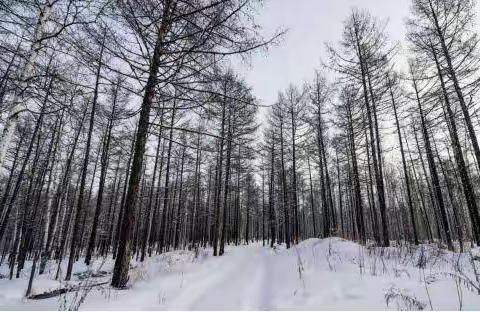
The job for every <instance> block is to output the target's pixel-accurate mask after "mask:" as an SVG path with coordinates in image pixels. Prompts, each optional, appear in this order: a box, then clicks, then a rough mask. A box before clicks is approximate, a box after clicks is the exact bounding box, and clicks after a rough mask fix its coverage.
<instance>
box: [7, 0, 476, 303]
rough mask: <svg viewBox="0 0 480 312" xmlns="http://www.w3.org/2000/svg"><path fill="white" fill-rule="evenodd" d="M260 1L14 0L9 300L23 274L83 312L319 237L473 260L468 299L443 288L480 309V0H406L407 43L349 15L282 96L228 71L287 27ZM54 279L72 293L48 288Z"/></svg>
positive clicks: (377, 22) (10, 7) (371, 19)
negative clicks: (142, 282)
mask: <svg viewBox="0 0 480 312" xmlns="http://www.w3.org/2000/svg"><path fill="white" fill-rule="evenodd" d="M270 1H273V0H270ZM262 3H263V1H261V0H117V1H112V0H95V1H82V0H2V1H0V51H1V52H0V124H1V132H0V167H1V170H0V268H1V270H0V293H1V292H2V289H4V290H6V289H7V288H8V287H10V286H9V285H17V284H13V283H15V280H17V281H20V280H21V281H22V283H21V286H14V287H19V290H18V292H19V293H21V294H20V295H21V296H22V297H26V298H30V299H32V298H34V297H35V296H36V295H40V296H42V295H43V296H45V298H50V297H55V296H59V295H61V294H63V293H72V292H73V293H76V296H77V297H76V298H75V299H74V300H77V302H76V304H74V305H72V306H70V308H72V309H78V308H79V307H80V304H82V303H83V302H84V300H85V299H86V296H87V293H90V292H94V291H95V287H103V288H102V289H106V288H108V289H112V290H115V291H128V289H130V288H132V287H133V286H132V280H135V274H132V272H135V270H136V269H137V268H138V267H141V266H142V263H149V261H157V260H154V259H167V258H162V257H167V256H168V255H183V252H190V253H191V254H193V255H194V257H195V258H197V257H199V255H200V256H202V255H203V257H213V258H215V259H216V258H221V257H225V258H227V257H229V255H230V254H231V253H233V254H235V252H237V253H241V252H246V251H245V250H249V249H248V248H250V247H249V246H250V245H252V246H254V247H255V246H257V247H258V248H260V247H261V250H264V251H265V252H267V251H268V252H272V251H273V252H275V253H276V252H290V251H291V255H292V257H297V256H295V252H297V253H298V252H299V251H298V250H303V249H302V246H308V248H311V249H312V250H313V249H314V247H315V246H317V245H315V244H313V245H312V246H311V247H310V245H308V244H310V243H311V242H312V241H311V239H319V242H326V241H325V240H329V242H330V243H328V244H331V242H332V241H334V242H337V244H350V243H352V244H353V243H354V244H355V245H352V246H356V247H351V248H353V250H356V249H355V248H357V249H358V248H363V249H362V250H365V253H367V251H368V252H370V253H372V252H373V253H374V255H375V257H380V258H382V257H387V256H385V255H386V254H388V253H389V252H392V250H400V251H402V250H409V252H412V253H413V254H414V255H416V256H418V255H420V257H421V258H422V257H424V251H425V250H427V249H428V248H434V249H435V250H436V252H438V253H442V254H445V255H451V256H452V257H455V256H459V257H463V256H465V257H466V258H465V259H466V260H465V259H464V260H465V262H466V263H467V264H465V265H466V266H467V265H468V266H469V268H470V269H471V270H472V271H471V272H470V271H469V273H468V274H467V273H465V272H464V270H465V268H463V267H462V265H459V263H460V262H461V261H463V260H458V261H457V262H458V263H457V265H456V266H455V270H456V271H455V273H448V274H451V276H449V278H452V280H454V281H455V283H457V284H456V285H457V288H456V289H457V292H458V298H459V299H458V300H457V299H456V298H457V294H456V292H455V290H454V289H455V288H452V289H449V290H448V291H447V290H445V293H449V295H451V296H452V300H453V301H454V304H455V305H454V306H453V309H458V302H457V301H460V303H459V304H460V309H462V300H460V297H461V295H460V293H462V287H464V290H463V292H468V290H473V295H472V296H473V299H472V300H474V301H473V302H476V303H477V304H479V305H477V306H476V307H477V308H478V306H480V296H478V293H480V282H479V279H480V249H479V248H478V246H480V213H479V207H478V205H479V201H480V198H479V196H480V187H479V185H480V143H479V140H478V138H477V133H479V129H480V116H479V113H478V110H479V107H480V106H479V105H478V103H479V100H480V97H479V94H478V91H479V88H480V58H479V56H480V53H479V52H480V46H479V44H480V38H479V37H478V33H479V30H478V26H477V25H478V22H479V16H478V14H476V12H478V6H477V3H476V1H475V0H409V6H410V11H409V16H408V17H407V18H406V19H405V27H406V30H407V35H406V38H404V41H403V42H401V43H399V42H395V41H394V40H391V37H390V34H389V24H388V16H374V15H373V14H371V13H370V12H369V11H367V10H365V9H363V8H361V7H354V8H352V9H351V10H350V11H347V12H343V13H344V14H343V15H344V18H343V24H342V25H341V27H342V36H341V37H340V38H337V41H335V42H326V43H325V45H324V49H325V51H326V55H327V56H328V57H326V58H323V59H322V62H321V64H320V65H319V66H316V67H315V66H313V65H312V69H311V72H312V73H313V74H314V75H313V76H314V79H312V80H311V81H304V82H302V81H292V84H291V85H290V86H289V87H288V88H286V89H284V90H276V89H272V90H269V92H270V93H274V94H278V97H277V100H276V101H275V102H274V103H264V102H262V101H261V100H260V99H259V98H258V97H257V96H256V95H255V93H254V91H253V89H252V86H251V85H249V83H248V82H247V81H246V79H245V78H244V77H243V76H242V74H241V73H240V71H238V68H237V67H238V66H237V65H233V64H237V63H238V62H240V63H242V62H243V61H245V62H248V59H249V58H250V57H251V56H252V55H254V54H257V53H265V54H266V57H267V58H268V53H269V51H271V50H274V49H276V48H277V47H278V46H279V45H282V42H283V41H284V40H287V39H286V38H288V35H289V30H288V29H283V28H281V27H280V26H281V25H279V27H280V28H278V30H277V31H275V32H273V33H269V34H265V33H264V32H263V31H262V29H261V26H260V25H259V24H258V22H257V20H256V16H257V14H258V12H259V11H261V10H262V9H263V4H262ZM359 5H360V4H359ZM312 31H314V32H320V31H322V30H317V29H312ZM298 48H299V49H300V48H301V47H298ZM302 244H303V245H302ZM321 244H327V243H321ZM247 245H248V246H247ZM235 246H236V247H235ZM341 246H344V245H341ZM345 246H346V245H345ZM348 246H350V245H348ZM433 246H435V247H433ZM257 247H255V248H257ZM232 248H233V249H232ZM234 248H240V249H242V251H236V250H237V249H234ZM252 248H253V247H252ZM315 248H316V247H315ZM322 248H326V249H325V250H327V249H328V250H330V249H331V245H325V246H324V247H322ZM344 248H347V247H344ZM243 249H245V250H243ZM304 249H305V250H306V249H307V247H305V248H304ZM230 250H232V251H231V252H230ZM255 250H256V249H255ZM279 250H280V251H279ZM294 250H296V251H294ZM322 250H323V249H322ZM400 251H399V252H400ZM475 251H477V254H475ZM262 252H263V251H262ZM305 252H306V253H307V252H309V251H305ZM355 252H358V251H355ZM402 252H403V251H402ZM328 253H329V255H330V251H328ZM362 253H363V251H362ZM425 253H427V252H426V251H425ZM413 254H412V255H413ZM370 255H371V254H370ZM159 257H160V258H159ZM245 257H247V256H245ZM249 257H250V256H249ZM314 257H315V256H314ZM399 257H401V256H399ZM340 258H341V257H340ZM467 258H468V259H467ZM209 259H210V258H209ZM251 259H255V257H254V256H252V257H251ZM298 259H299V260H298V262H295V263H296V266H298V268H297V267H295V268H294V269H293V270H294V271H295V270H296V271H298V272H300V273H298V272H297V273H295V274H297V275H298V274H300V280H302V278H304V277H302V274H304V273H302V272H304V266H305V265H306V264H305V263H304V262H302V260H300V259H302V258H301V255H300V254H298ZM328 259H330V258H328ZM372 259H373V258H372ZM382 259H383V258H382ZM459 259H460V258H459ZM462 259H463V258H462ZM98 261H103V262H104V263H110V264H111V268H110V269H109V270H106V271H102V270H103V269H102V270H99V269H93V267H94V263H97V262H98ZM159 261H160V260H159ZM162 261H163V260H162ZM208 261H210V260H208ZM212 261H213V260H212ZM251 261H254V260H251ZM272 261H273V260H272ZM295 261H297V260H295ZM312 261H313V260H312ZM339 261H340V260H339ZM414 262H415V261H414ZM417 262H418V263H420V264H418V267H421V268H425V267H428V265H425V264H424V265H422V264H421V263H423V262H422V260H418V261H417ZM150 263H152V262H150ZM222 263H223V262H222ZM225 263H226V262H225ZM426 263H428V261H426ZM201 265H204V264H201ZM252 265H253V264H252ZM328 265H329V267H330V271H331V270H332V264H331V263H330V260H329V262H328ZM377 265H378V266H379V265H380V264H377ZM267 266H268V265H267ZM355 266H356V267H357V269H356V270H357V271H358V267H360V273H361V274H362V272H363V270H366V265H364V264H362V263H360V264H358V263H357V262H355ZM84 269H85V270H86V271H85V272H87V273H88V274H89V275H88V277H86V280H88V281H89V284H88V285H87V286H85V287H84V288H88V291H84V292H83V293H82V291H83V290H82V291H79V289H80V288H79V287H83V286H84V285H83V284H82V283H83V282H82V276H83V275H82V274H83V273H82V271H81V270H84ZM238 269H241V268H237V270H238ZM232 270H233V268H232ZM307 271H308V270H307ZM307 271H305V272H307ZM397 271H398V270H397ZM151 274H154V273H151ZM252 274H253V273H252ZM305 274H306V273H305ZM406 274H408V273H406ZM415 274H417V273H415ZM425 274H426V273H425V272H423V277H422V278H423V282H422V283H423V284H421V285H425V286H421V287H420V289H421V290H422V291H425V289H424V288H425V287H427V285H430V284H433V283H434V282H433V281H430V282H429V281H428V280H429V279H428V278H426V277H425ZM445 274H447V273H445ZM469 274H470V275H469ZM96 275H98V276H97V277H103V279H101V282H98V280H96V279H95V277H96ZM253 275H255V274H253ZM373 275H375V274H373ZM400 275H402V274H401V273H400ZM46 276H48V277H46ZM182 276H183V273H182ZM445 278H447V277H445ZM46 280H48V281H49V283H51V282H53V281H58V282H59V283H60V285H61V286H58V285H59V284H52V285H57V286H58V287H59V288H58V287H53V286H52V288H48V287H47V288H48V289H44V291H38V288H39V287H40V286H37V287H36V285H42V283H44V281H46ZM78 281H80V283H77V282H78ZM92 281H95V282H92ZM303 283H304V285H303V287H305V282H304V281H303ZM100 284H101V285H100ZM79 285H80V286H79ZM82 285H83V286H82ZM462 285H463V286H462ZM77 286H78V287H77ZM12 287H13V286H12ZM76 287H77V288H76ZM205 287H207V286H205ZM57 288H58V289H57ZM52 289H57V290H53V291H52ZM82 289H83V288H82ZM426 289H427V293H428V287H427V288H426ZM459 289H460V290H459ZM475 292H477V294H475ZM445 293H443V295H445ZM389 294H390V295H391V296H390V297H389V296H388V293H387V294H385V300H387V305H388V303H389V300H391V299H392V298H394V297H395V298H398V297H401V296H403V297H402V298H401V299H402V300H403V301H402V302H403V303H409V304H410V305H409V306H407V309H415V310H422V309H423V308H426V307H428V308H431V309H435V300H433V305H432V300H431V298H430V294H428V301H429V304H427V305H426V306H425V305H422V303H421V302H420V301H421V300H417V299H415V297H413V296H412V297H407V295H405V294H403V293H401V294H397V293H396V294H392V293H389ZM441 294H442V293H440V297H441ZM70 295H71V294H70ZM416 295H417V297H418V294H416ZM312 296H313V295H312ZM5 298H6V297H5ZM5 298H3V297H2V295H1V294H0V309H3V308H1V307H2V304H3V303H4V302H3V301H4V299H5ZM65 298H67V297H65ZM69 298H70V297H69ZM78 298H80V299H78ZM382 298H383V297H382ZM405 298H406V299H405ZM32 300H33V299H32ZM65 300H66V299H65ZM179 300H180V299H179ZM428 301H427V302H428ZM179 302H180V301H179ZM5 307H8V305H6V306H5ZM210 307H215V306H214V305H211V306H210ZM233 307H236V308H237V309H242V307H241V306H235V305H233ZM282 307H283V306H282V305H281V304H277V305H275V306H262V305H256V306H253V308H254V309H280V308H282ZM291 307H292V308H295V307H296V306H295V305H293V306H291ZM316 307H317V309H320V308H322V306H316ZM442 307H443V306H437V307H436V308H442ZM472 307H473V309H475V304H473V303H472ZM67 308H68V306H63V308H61V309H67ZM134 308H135V307H134ZM190 308H191V309H196V308H198V306H197V307H195V306H192V307H186V308H185V309H190ZM352 308H353V309H356V308H357V306H352ZM156 309H160V308H159V307H157V308H156ZM397 309H400V307H398V306H397Z"/></svg>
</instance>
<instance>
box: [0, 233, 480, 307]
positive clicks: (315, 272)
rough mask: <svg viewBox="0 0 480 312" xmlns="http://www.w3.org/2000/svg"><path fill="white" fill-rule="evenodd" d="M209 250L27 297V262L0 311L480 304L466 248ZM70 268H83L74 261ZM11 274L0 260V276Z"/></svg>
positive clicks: (41, 282)
mask: <svg viewBox="0 0 480 312" xmlns="http://www.w3.org/2000/svg"><path fill="white" fill-rule="evenodd" d="M474 252H477V251H476V250H475V251H474ZM211 254H212V251H211V250H210V249H200V250H198V251H197V252H196V253H195V252H193V251H174V252H168V253H165V254H162V255H158V256H155V257H152V258H149V259H147V260H146V261H145V262H144V263H136V262H135V263H133V262H132V269H131V270H130V272H131V273H130V281H129V284H130V285H129V288H128V289H124V290H116V289H112V288H110V287H109V284H108V283H107V284H105V285H102V286H99V287H94V288H92V289H91V291H87V289H88V288H85V287H84V288H82V290H81V291H77V292H72V293H69V294H67V295H61V296H58V297H55V298H49V299H43V300H28V299H25V298H24V292H25V289H26V286H27V283H28V275H29V273H30V270H29V265H31V264H30V263H27V265H26V269H25V270H24V271H23V274H22V276H21V277H20V278H19V279H13V280H12V281H9V280H8V279H6V278H4V279H0V310H18V309H21V310H31V309H35V310H44V309H50V310H56V309H59V308H60V309H68V308H72V307H73V308H75V307H78V306H79V307H80V309H81V310H272V309H274V310H319V309H321V310H338V309H341V310H385V309H391V310H397V309H410V310H412V309H413V310H418V309H420V308H421V307H423V308H424V309H426V310H429V309H430V308H431V307H432V308H433V309H435V310H458V309H459V308H460V301H461V302H462V309H463V310H479V309H480V295H479V294H478V292H477V290H476V289H475V287H474V286H476V287H478V282H477V281H476V279H475V275H474V273H473V267H472V261H471V256H470V254H469V253H464V254H455V253H450V252H446V251H444V250H441V249H438V248H437V247H436V246H434V245H422V246H420V247H416V248H413V247H406V246H404V247H390V248H385V249H383V248H366V247H361V246H359V245H358V244H356V243H353V242H349V241H345V240H342V239H340V238H331V239H309V240H306V241H304V242H301V243H300V244H298V245H297V246H294V247H292V248H290V249H288V250H287V249H285V247H284V246H279V247H277V248H275V249H270V248H268V247H263V246H262V244H261V243H255V244H251V245H248V246H237V247H235V246H229V247H227V248H226V253H225V255H224V256H222V257H213V256H212V255H211ZM472 254H474V253H472ZM64 262H67V261H64ZM113 263H114V262H113V260H112V259H111V258H108V259H106V260H104V259H96V260H95V261H94V263H93V264H92V267H91V268H90V269H91V270H92V271H93V272H96V271H98V270H100V271H105V272H111V270H112V267H113ZM457 264H458V265H459V267H460V268H462V272H459V271H458V270H456V269H455V267H456V265H457ZM477 269H480V263H479V264H478V265H477ZM55 270H56V265H55V264H51V266H50V267H49V268H48V272H47V273H46V274H44V275H42V276H40V277H39V276H36V279H35V281H34V290H33V292H34V293H36V294H38V293H42V292H44V291H46V290H51V289H56V288H58V287H60V286H65V282H58V281H55V280H53V277H54V276H55ZM74 270H75V272H77V273H79V272H86V271H88V270H89V268H87V267H86V266H85V265H84V264H83V262H82V261H78V262H77V263H76V264H75V267H74ZM7 273H8V268H7V267H6V266H5V265H3V266H2V267H1V268H0V274H3V275H7ZM100 273H101V272H100ZM99 275H102V274H99ZM110 277H111V275H110V273H109V274H107V275H106V276H100V277H95V278H93V277H91V278H88V279H85V280H83V281H81V280H79V275H75V277H74V278H73V280H72V282H70V283H71V284H77V285H78V284H80V285H82V286H85V285H87V284H88V283H99V282H102V281H109V279H110ZM425 279H426V280H427V282H428V283H427V284H426V283H425ZM456 282H457V283H456ZM457 285H460V286H459V288H457ZM469 285H470V286H469ZM472 285H473V286H472ZM458 290H460V293H461V295H460V298H461V300H460V301H459V296H458V295H457V294H458ZM84 295H86V297H85V298H82V297H84ZM429 297H430V300H429ZM387 298H388V299H389V304H388V305H387ZM430 301H431V307H430V303H429V302H430ZM79 302H80V304H79Z"/></svg>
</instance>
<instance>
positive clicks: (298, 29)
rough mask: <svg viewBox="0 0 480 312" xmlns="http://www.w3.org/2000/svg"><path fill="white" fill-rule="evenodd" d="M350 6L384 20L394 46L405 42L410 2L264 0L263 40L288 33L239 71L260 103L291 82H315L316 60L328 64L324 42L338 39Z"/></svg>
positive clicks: (270, 101) (271, 99) (260, 19)
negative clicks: (275, 34) (278, 33)
mask: <svg viewBox="0 0 480 312" xmlns="http://www.w3.org/2000/svg"><path fill="white" fill-rule="evenodd" d="M353 7H358V8H364V9H367V10H368V11H370V13H371V14H373V15H374V16H377V17H379V18H381V19H387V20H388V21H389V22H388V26H387V32H388V34H389V35H390V38H391V40H392V42H396V41H403V40H404V37H405V25H404V21H405V18H406V17H407V16H408V13H409V7H410V0H266V3H265V5H264V6H263V7H262V9H261V11H260V13H259V16H258V22H259V24H260V25H261V26H262V27H263V31H262V33H263V35H264V36H265V37H268V36H269V35H271V34H272V33H274V32H275V30H277V29H279V28H287V29H288V30H289V31H288V33H287V35H286V36H285V38H284V39H283V41H282V42H281V43H280V44H279V45H278V46H274V47H272V48H271V49H270V50H269V52H268V54H263V53H260V54H258V55H255V56H253V58H252V60H251V66H249V67H248V68H245V67H243V68H242V69H241V72H242V75H243V76H244V77H245V78H246V80H247V82H248V84H250V85H251V86H252V87H253V92H254V94H255V95H256V96H257V98H259V99H260V100H261V101H262V104H264V105H271V104H273V103H274V102H275V100H276V98H277V94H278V91H281V90H284V89H285V88H286V87H287V86H288V85H289V84H290V83H293V84H301V83H302V82H304V81H307V80H311V79H312V78H313V72H314V70H315V69H316V68H319V67H320V60H321V59H323V60H327V58H326V53H325V45H324V43H325V42H330V43H336V42H337V41H338V40H339V39H340V38H341V33H342V24H343V21H344V20H345V19H346V17H347V16H348V14H349V13H350V12H351V9H352V8H353Z"/></svg>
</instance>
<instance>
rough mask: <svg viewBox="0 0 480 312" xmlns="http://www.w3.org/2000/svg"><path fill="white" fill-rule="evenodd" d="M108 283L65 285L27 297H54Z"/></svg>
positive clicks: (37, 298) (33, 298)
mask: <svg viewBox="0 0 480 312" xmlns="http://www.w3.org/2000/svg"><path fill="white" fill-rule="evenodd" d="M107 283H108V281H106V282H101V283H95V284H91V285H75V286H69V287H64V288H58V289H54V290H50V291H47V292H44V293H41V294H34V295H30V296H28V297H27V299H31V300H42V299H48V298H53V297H57V296H60V295H63V294H65V293H69V292H74V291H77V290H80V289H82V288H93V287H96V286H102V285H105V284H107Z"/></svg>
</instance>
